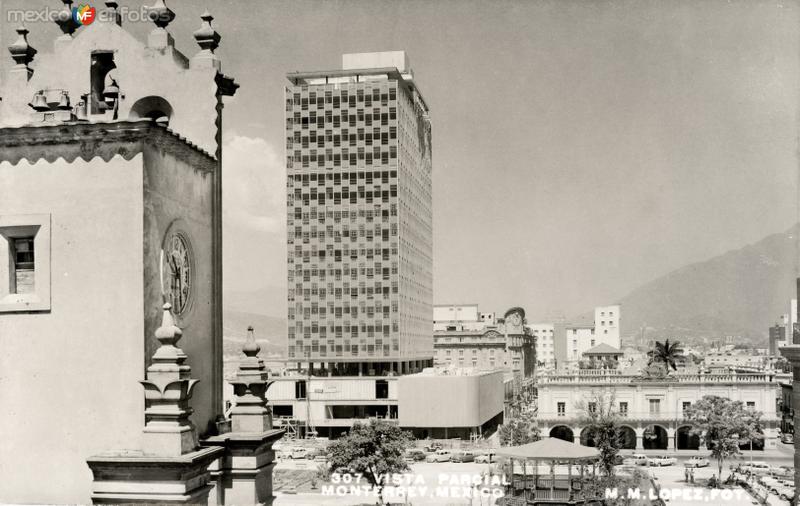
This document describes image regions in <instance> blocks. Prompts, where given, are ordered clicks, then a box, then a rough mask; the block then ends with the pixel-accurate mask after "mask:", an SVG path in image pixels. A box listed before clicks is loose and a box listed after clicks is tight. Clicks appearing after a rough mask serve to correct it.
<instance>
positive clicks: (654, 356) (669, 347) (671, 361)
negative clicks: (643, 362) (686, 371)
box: [648, 339, 683, 374]
mask: <svg viewBox="0 0 800 506" xmlns="http://www.w3.org/2000/svg"><path fill="white" fill-rule="evenodd" d="M648 355H649V356H650V361H649V362H648V365H650V364H653V363H660V364H664V370H665V371H666V372H667V374H669V368H670V367H672V370H673V371H677V370H678V360H681V359H682V358H683V348H681V343H680V341H675V342H673V343H670V342H669V339H667V340H665V341H664V342H663V343H661V342H658V341H656V346H655V348H654V349H653V350H651V351H650V352H648Z"/></svg>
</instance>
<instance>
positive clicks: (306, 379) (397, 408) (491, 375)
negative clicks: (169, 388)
mask: <svg viewBox="0 0 800 506" xmlns="http://www.w3.org/2000/svg"><path fill="white" fill-rule="evenodd" d="M505 376H506V374H505V373H504V372H503V371H500V370H494V371H472V370H466V369H465V370H457V369H456V370H447V369H444V370H443V369H440V370H438V371H436V370H434V369H426V370H424V371H423V372H420V373H416V374H407V375H403V376H398V375H384V376H339V377H337V376H331V377H328V376H308V375H305V376H304V375H301V374H289V375H286V376H277V377H272V378H271V380H272V381H273V384H272V385H271V386H270V388H269V391H268V392H267V397H268V398H269V400H270V404H271V406H272V413H273V418H274V420H275V424H276V426H281V427H285V428H287V429H288V431H289V435H290V436H292V435H297V436H300V437H302V436H304V435H306V434H308V433H310V432H316V433H317V434H318V435H320V436H324V437H331V438H335V437H338V436H340V435H341V434H343V433H345V432H347V431H348V430H349V429H350V428H351V427H352V426H353V424H354V423H355V422H357V421H365V420H367V419H370V418H378V419H385V420H388V421H391V422H393V423H397V424H398V425H399V426H400V427H403V428H406V429H409V430H411V431H412V432H413V433H414V434H415V435H416V436H417V437H420V438H427V437H430V438H461V439H470V438H474V437H479V436H481V435H483V434H485V433H487V432H491V431H492V430H494V428H496V426H497V425H498V424H499V423H502V421H503V412H504V403H505V400H506V397H507V396H508V395H511V394H512V392H513V390H511V389H509V388H508V386H509V380H508V379H507V378H506V377H505Z"/></svg>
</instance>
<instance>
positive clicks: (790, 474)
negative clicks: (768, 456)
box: [771, 466, 794, 480]
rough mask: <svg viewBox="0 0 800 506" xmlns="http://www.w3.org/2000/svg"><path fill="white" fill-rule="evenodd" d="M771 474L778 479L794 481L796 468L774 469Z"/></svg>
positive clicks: (783, 467) (780, 467)
mask: <svg viewBox="0 0 800 506" xmlns="http://www.w3.org/2000/svg"><path fill="white" fill-rule="evenodd" d="M771 474H772V476H775V477H776V478H783V479H790V480H794V468H793V467H792V466H778V467H773V468H772V473H771Z"/></svg>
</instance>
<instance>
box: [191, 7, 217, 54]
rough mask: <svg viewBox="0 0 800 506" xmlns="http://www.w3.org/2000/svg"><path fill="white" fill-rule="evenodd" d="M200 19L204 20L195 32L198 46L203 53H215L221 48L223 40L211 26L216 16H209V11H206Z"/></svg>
mask: <svg viewBox="0 0 800 506" xmlns="http://www.w3.org/2000/svg"><path fill="white" fill-rule="evenodd" d="M200 19H202V20H203V24H202V25H200V28H198V29H197V30H196V31H195V32H194V34H193V35H194V40H196V41H197V45H198V46H200V49H201V50H202V51H208V52H211V53H213V52H214V50H216V49H217V48H218V47H219V41H220V39H221V38H222V37H221V36H220V34H219V33H217V31H216V30H214V27H212V26H211V21H213V20H214V16H212V15H211V14H209V12H208V11H205V12H204V13H203V15H202V16H200Z"/></svg>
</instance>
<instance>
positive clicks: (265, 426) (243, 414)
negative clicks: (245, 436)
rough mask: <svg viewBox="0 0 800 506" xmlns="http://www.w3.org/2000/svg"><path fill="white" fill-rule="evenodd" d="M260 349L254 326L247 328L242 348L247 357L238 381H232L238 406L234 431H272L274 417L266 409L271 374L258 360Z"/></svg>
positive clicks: (233, 416)
mask: <svg viewBox="0 0 800 506" xmlns="http://www.w3.org/2000/svg"><path fill="white" fill-rule="evenodd" d="M259 351H261V347H260V346H259V345H258V343H256V339H255V336H254V334H253V327H248V328H247V339H246V340H245V343H244V346H243V347H242V353H244V355H245V356H244V358H242V359H241V360H240V362H239V370H238V371H237V372H236V379H235V380H233V381H231V382H230V384H231V385H232V386H233V393H234V395H235V396H236V405H235V406H234V407H233V408H232V409H231V425H232V428H233V432H264V431H268V430H271V429H272V417H271V416H270V413H269V409H267V399H266V394H267V388H268V387H269V385H270V383H271V382H270V381H268V379H269V373H268V372H267V368H266V367H265V366H264V361H263V360H261V359H260V358H259V357H258V352H259Z"/></svg>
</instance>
